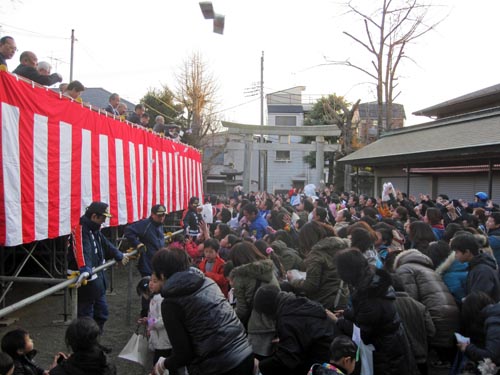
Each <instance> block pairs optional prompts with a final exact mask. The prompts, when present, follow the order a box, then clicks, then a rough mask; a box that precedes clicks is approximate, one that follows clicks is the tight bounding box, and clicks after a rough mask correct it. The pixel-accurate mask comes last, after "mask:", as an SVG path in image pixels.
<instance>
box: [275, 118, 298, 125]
mask: <svg viewBox="0 0 500 375" xmlns="http://www.w3.org/2000/svg"><path fill="white" fill-rule="evenodd" d="M275 124H276V126H297V117H295V116H276V120H275Z"/></svg>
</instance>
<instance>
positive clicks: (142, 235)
mask: <svg viewBox="0 0 500 375" xmlns="http://www.w3.org/2000/svg"><path fill="white" fill-rule="evenodd" d="M166 212H167V209H166V208H165V206H164V205H162V204H155V205H154V206H153V207H151V215H150V216H149V217H148V218H146V219H142V220H139V221H136V222H135V223H132V224H130V225H128V226H127V227H126V228H125V230H124V232H123V236H124V237H125V238H126V239H127V240H128V241H129V245H130V246H132V247H134V248H135V249H137V250H139V252H140V254H141V256H140V258H139V263H138V266H137V267H138V269H139V272H140V274H141V277H145V276H151V275H152V273H153V271H152V268H151V260H152V259H153V256H154V255H155V254H156V252H157V251H158V250H160V249H161V248H163V247H165V234H164V231H163V219H164V218H165V214H166ZM148 309H149V301H148V300H147V299H145V298H142V309H141V317H145V316H147V315H148Z"/></svg>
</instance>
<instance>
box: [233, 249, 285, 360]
mask: <svg viewBox="0 0 500 375" xmlns="http://www.w3.org/2000/svg"><path fill="white" fill-rule="evenodd" d="M229 260H230V261H231V263H232V264H233V267H234V268H233V269H232V271H231V273H230V274H229V279H230V282H231V283H232V286H233V288H234V297H235V298H236V308H235V311H236V315H237V316H238V318H240V320H241V322H242V323H243V325H244V326H245V327H246V328H247V332H248V340H249V341H250V343H251V344H252V348H253V352H254V354H255V355H257V356H259V357H266V356H269V355H270V354H271V352H272V350H271V343H272V340H273V339H274V336H275V322H274V321H273V320H272V319H271V318H269V317H267V316H265V315H263V314H261V313H258V312H256V311H255V310H254V309H253V299H254V296H255V292H256V291H257V289H259V288H260V287H261V286H262V285H268V284H271V285H275V286H277V287H279V282H278V279H277V278H276V276H275V275H274V264H273V261H272V260H271V259H268V258H267V257H266V256H264V255H263V254H262V253H261V252H260V251H259V250H258V249H257V248H256V247H255V245H254V244H253V243H251V242H248V241H243V242H240V243H238V244H236V245H234V246H233V248H232V251H231V254H230V255H229Z"/></svg>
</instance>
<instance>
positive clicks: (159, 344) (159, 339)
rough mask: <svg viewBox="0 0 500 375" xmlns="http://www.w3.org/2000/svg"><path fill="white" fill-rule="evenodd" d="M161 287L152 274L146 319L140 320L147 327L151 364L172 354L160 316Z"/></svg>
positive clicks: (159, 281)
mask: <svg viewBox="0 0 500 375" xmlns="http://www.w3.org/2000/svg"><path fill="white" fill-rule="evenodd" d="M162 286H163V282H162V281H161V280H159V279H158V278H157V277H156V275H155V274H154V273H153V275H152V276H151V279H150V280H149V286H148V292H149V293H150V296H151V297H150V298H151V299H150V301H149V313H148V317H147V318H143V319H141V320H140V322H141V323H143V324H146V325H147V327H148V336H149V350H151V351H152V352H154V357H153V364H154V363H156V362H157V361H158V359H159V358H160V357H168V356H170V353H171V352H172V344H170V339H169V338H168V335H167V331H166V330H165V326H164V325H163V318H162V315H161V303H162V302H163V297H162V296H161V294H160V292H161V288H162Z"/></svg>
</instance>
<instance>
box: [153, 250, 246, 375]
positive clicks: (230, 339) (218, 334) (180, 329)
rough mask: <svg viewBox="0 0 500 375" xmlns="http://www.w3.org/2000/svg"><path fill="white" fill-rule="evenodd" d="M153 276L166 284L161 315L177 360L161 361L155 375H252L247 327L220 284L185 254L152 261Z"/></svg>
mask: <svg viewBox="0 0 500 375" xmlns="http://www.w3.org/2000/svg"><path fill="white" fill-rule="evenodd" d="M152 266H153V274H154V275H155V276H156V277H157V278H158V279H159V280H163V281H164V285H163V288H162V291H161V295H162V297H163V298H164V300H163V303H162V306H161V313H162V317H163V322H164V324H165V328H166V330H167V333H168V336H169V337H170V341H171V344H172V355H171V356H169V357H168V358H166V359H163V358H160V359H159V360H158V362H157V363H156V365H155V367H154V369H153V371H152V374H153V375H156V374H158V375H161V374H163V372H164V370H165V369H168V370H169V371H170V373H171V374H175V373H176V371H177V370H178V369H179V368H182V367H183V366H186V367H187V369H188V372H189V374H190V375H200V374H204V375H216V374H217V375H251V374H252V371H253V367H254V358H253V354H252V347H251V346H250V343H249V342H248V339H247V335H246V333H245V328H244V327H243V324H241V322H240V320H239V319H238V317H237V316H236V313H235V312H234V310H233V308H232V307H231V305H230V304H229V302H228V301H227V300H226V298H225V297H224V295H223V294H222V292H221V290H220V288H219V287H218V286H217V284H216V283H215V282H214V281H213V280H211V279H209V278H207V277H205V275H204V274H203V273H202V272H201V271H200V270H198V269H195V268H191V267H190V264H189V258H188V255H187V253H186V252H185V251H184V250H181V249H172V250H167V249H162V250H160V251H158V252H157V253H156V254H155V255H154V256H153V260H152Z"/></svg>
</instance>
